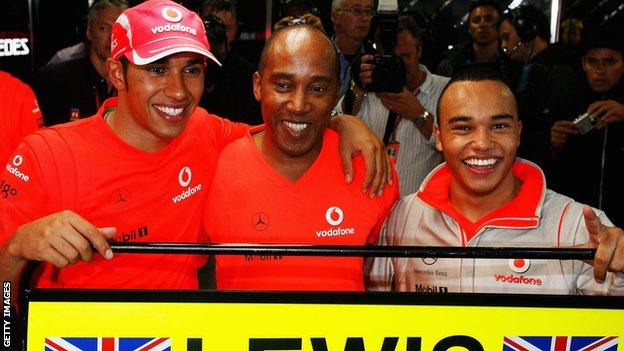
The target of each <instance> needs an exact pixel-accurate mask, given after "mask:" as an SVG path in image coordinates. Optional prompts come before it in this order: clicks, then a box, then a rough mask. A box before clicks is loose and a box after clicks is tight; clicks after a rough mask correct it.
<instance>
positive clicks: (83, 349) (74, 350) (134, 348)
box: [44, 338, 171, 351]
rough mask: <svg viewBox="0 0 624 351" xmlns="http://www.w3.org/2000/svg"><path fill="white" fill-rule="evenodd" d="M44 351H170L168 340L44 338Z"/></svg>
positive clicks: (169, 341)
mask: <svg viewBox="0 0 624 351" xmlns="http://www.w3.org/2000/svg"><path fill="white" fill-rule="evenodd" d="M44 351H171V340H170V339H169V338H45V350H44Z"/></svg>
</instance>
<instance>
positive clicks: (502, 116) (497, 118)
mask: <svg viewBox="0 0 624 351" xmlns="http://www.w3.org/2000/svg"><path fill="white" fill-rule="evenodd" d="M506 119H513V116H512V115H510V114H509V113H501V114H498V115H494V116H492V120H493V121H500V120H506Z"/></svg>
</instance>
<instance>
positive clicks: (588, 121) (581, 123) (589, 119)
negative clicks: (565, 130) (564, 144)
mask: <svg viewBox="0 0 624 351" xmlns="http://www.w3.org/2000/svg"><path fill="white" fill-rule="evenodd" d="M598 120H599V119H598V118H597V117H595V116H592V115H590V114H589V113H587V112H585V113H583V114H582V115H580V116H578V117H576V118H575V119H574V121H572V123H574V126H575V127H576V129H578V131H579V133H581V134H587V133H589V132H590V131H591V130H592V129H594V128H596V127H597V126H598Z"/></svg>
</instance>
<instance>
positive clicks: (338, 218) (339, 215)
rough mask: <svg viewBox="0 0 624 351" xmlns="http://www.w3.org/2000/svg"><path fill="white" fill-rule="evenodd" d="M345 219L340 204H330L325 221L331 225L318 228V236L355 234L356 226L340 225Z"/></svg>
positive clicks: (328, 236)
mask: <svg viewBox="0 0 624 351" xmlns="http://www.w3.org/2000/svg"><path fill="white" fill-rule="evenodd" d="M344 219H345V214H344V212H343V211H342V209H341V208H340V207H338V206H330V207H329V208H327V210H326V211H325V221H326V222H327V224H329V225H330V226H331V227H329V228H327V229H323V230H316V237H317V238H331V237H339V236H345V235H355V228H353V227H350V228H342V227H340V225H341V224H342V222H343V221H344Z"/></svg>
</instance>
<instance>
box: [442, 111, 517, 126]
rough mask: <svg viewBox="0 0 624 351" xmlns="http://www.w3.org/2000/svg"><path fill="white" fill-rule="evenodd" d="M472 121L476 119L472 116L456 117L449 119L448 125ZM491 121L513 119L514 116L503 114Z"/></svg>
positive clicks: (493, 117) (495, 116)
mask: <svg viewBox="0 0 624 351" xmlns="http://www.w3.org/2000/svg"><path fill="white" fill-rule="evenodd" d="M472 119H474V118H473V117H470V116H455V117H451V118H449V120H448V124H452V123H460V122H468V121H470V120H472ZM490 119H492V120H493V121H501V120H508V119H513V116H512V115H511V114H509V113H501V114H497V115H494V116H492V117H490Z"/></svg>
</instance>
